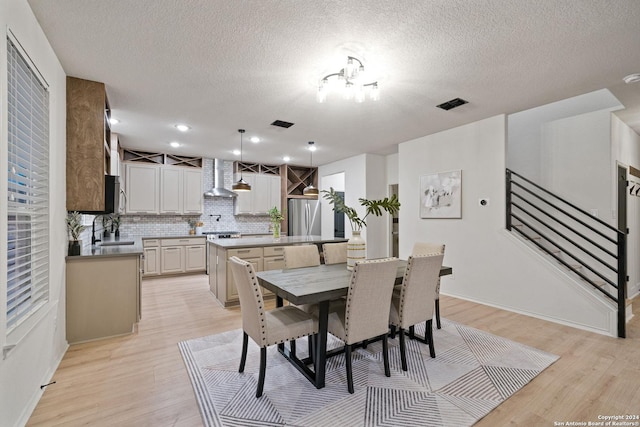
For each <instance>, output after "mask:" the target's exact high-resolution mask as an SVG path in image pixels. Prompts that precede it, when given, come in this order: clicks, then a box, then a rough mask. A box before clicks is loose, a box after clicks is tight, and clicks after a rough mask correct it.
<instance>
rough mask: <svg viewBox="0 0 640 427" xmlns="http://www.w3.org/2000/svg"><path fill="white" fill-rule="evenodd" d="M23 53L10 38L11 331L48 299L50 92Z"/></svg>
mask: <svg viewBox="0 0 640 427" xmlns="http://www.w3.org/2000/svg"><path fill="white" fill-rule="evenodd" d="M18 46H19V45H18ZM25 56H26V55H23V54H22V53H21V51H20V49H19V48H18V47H17V42H15V43H14V42H13V40H12V39H10V38H7V58H8V59H7V65H8V72H7V75H8V78H7V80H8V85H7V86H8V90H7V92H8V93H7V101H8V116H7V121H8V126H7V129H8V148H7V151H8V152H7V160H8V161H7V168H8V174H7V175H8V183H7V185H8V191H7V198H8V203H7V317H6V319H7V325H6V330H7V332H11V331H12V330H13V329H14V328H15V327H16V326H17V325H18V324H20V323H21V322H22V321H23V320H24V319H26V318H27V317H28V316H30V315H31V314H32V313H34V312H35V311H36V310H37V309H38V308H40V307H42V306H43V305H44V304H45V303H46V302H47V301H48V300H49V92H48V90H47V87H46V86H45V85H44V84H43V82H42V81H41V80H40V79H39V77H38V76H39V73H37V70H36V71H35V72H34V70H35V67H34V66H33V65H31V63H30V61H28V57H27V58H25Z"/></svg>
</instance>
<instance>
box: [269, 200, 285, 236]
mask: <svg viewBox="0 0 640 427" xmlns="http://www.w3.org/2000/svg"><path fill="white" fill-rule="evenodd" d="M283 214H284V212H280V209H278V207H277V206H274V207H272V208H271V209H269V219H270V220H271V228H272V229H273V238H274V239H279V238H280V227H281V225H282V221H284V215H283Z"/></svg>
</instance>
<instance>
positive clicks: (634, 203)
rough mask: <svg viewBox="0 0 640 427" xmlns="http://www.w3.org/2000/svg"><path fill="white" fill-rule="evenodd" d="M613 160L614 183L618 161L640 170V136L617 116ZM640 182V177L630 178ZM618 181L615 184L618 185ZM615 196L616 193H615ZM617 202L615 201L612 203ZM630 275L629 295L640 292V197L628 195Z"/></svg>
mask: <svg viewBox="0 0 640 427" xmlns="http://www.w3.org/2000/svg"><path fill="white" fill-rule="evenodd" d="M611 141H612V145H611V158H612V162H611V163H612V168H613V171H612V180H613V179H615V178H614V177H615V171H616V165H617V162H620V163H621V164H623V165H625V166H633V167H634V168H636V169H640V135H638V134H637V133H636V132H635V131H634V130H633V129H631V128H630V127H629V126H627V125H626V124H625V123H623V122H622V120H620V119H619V118H618V117H617V116H615V115H612V116H611ZM628 178H629V179H632V180H634V181H635V182H638V183H640V178H638V177H633V176H628ZM615 184H616V182H615V181H614V182H613V185H615ZM614 194H615V193H614ZM612 203H615V198H614V199H613V200H612ZM627 227H628V228H629V235H628V236H627V254H628V256H627V274H628V275H629V284H628V288H627V290H628V296H629V297H633V296H634V295H637V294H638V293H639V292H640V197H638V196H631V195H628V193H627Z"/></svg>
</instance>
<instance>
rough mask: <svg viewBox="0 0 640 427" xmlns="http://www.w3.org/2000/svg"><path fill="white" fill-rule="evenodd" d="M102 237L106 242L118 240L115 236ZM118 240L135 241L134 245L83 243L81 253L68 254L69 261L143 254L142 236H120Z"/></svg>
mask: <svg viewBox="0 0 640 427" xmlns="http://www.w3.org/2000/svg"><path fill="white" fill-rule="evenodd" d="M102 239H104V241H105V242H115V241H117V240H116V238H114V237H107V238H104V237H102ZM118 240H119V241H122V242H125V241H133V245H119V246H101V243H102V242H97V243H96V244H95V245H83V246H82V250H81V252H80V255H74V256H68V255H67V257H66V259H67V261H78V260H83V259H89V258H93V257H119V256H132V255H142V249H143V248H142V238H140V237H136V236H120V238H119V239H118Z"/></svg>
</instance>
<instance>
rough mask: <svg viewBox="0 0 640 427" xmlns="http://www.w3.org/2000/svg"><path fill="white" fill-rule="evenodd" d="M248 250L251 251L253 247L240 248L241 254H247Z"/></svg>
mask: <svg viewBox="0 0 640 427" xmlns="http://www.w3.org/2000/svg"><path fill="white" fill-rule="evenodd" d="M247 252H251V249H239V250H238V253H239V254H246V253H247Z"/></svg>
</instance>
